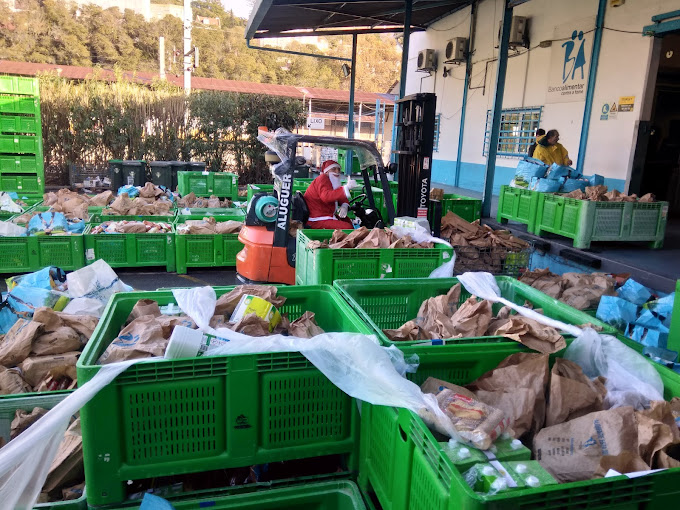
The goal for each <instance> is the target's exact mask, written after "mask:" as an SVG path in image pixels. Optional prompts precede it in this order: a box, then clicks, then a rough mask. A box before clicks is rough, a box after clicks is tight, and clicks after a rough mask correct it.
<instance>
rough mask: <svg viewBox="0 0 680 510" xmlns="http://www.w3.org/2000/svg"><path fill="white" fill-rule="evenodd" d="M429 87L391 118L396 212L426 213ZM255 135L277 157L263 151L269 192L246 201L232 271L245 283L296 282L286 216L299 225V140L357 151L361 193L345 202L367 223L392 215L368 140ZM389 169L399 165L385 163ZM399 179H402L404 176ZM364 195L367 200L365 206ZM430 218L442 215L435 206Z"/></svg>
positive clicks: (302, 212) (302, 213)
mask: <svg viewBox="0 0 680 510" xmlns="http://www.w3.org/2000/svg"><path fill="white" fill-rule="evenodd" d="M435 105H436V98H435V95H434V94H415V95H413V96H408V97H405V98H404V99H401V100H399V101H397V111H398V117H397V123H396V125H397V126H398V127H400V132H399V138H398V144H397V150H396V151H395V152H396V154H398V157H399V167H398V168H399V188H398V190H399V194H398V201H397V212H398V214H399V215H400V216H409V217H414V218H424V219H427V218H428V211H429V208H430V198H429V197H430V172H431V169H430V168H431V161H432V147H433V140H434V107H435ZM258 139H259V140H260V141H262V142H263V143H264V144H265V145H267V146H268V147H269V148H270V149H272V150H273V151H274V152H275V153H276V155H278V159H279V160H280V162H278V163H275V161H276V159H277V158H275V157H274V156H272V155H270V156H268V157H267V159H268V160H269V162H270V163H273V165H272V173H273V174H274V182H275V185H274V188H275V192H274V195H272V194H268V193H258V194H256V195H254V196H253V198H252V200H251V201H250V203H249V204H248V209H247V212H246V218H245V225H244V226H243V228H242V229H241V232H240V233H239V237H238V238H239V241H241V243H242V244H243V249H242V250H241V251H240V252H239V253H238V254H237V255H236V273H237V278H238V280H239V281H241V282H243V283H284V284H288V285H294V284H295V252H296V239H295V238H294V237H292V236H291V235H290V234H289V229H290V222H291V220H294V221H299V222H301V223H302V224H303V225H305V224H306V222H307V219H308V218H309V212H308V210H307V205H306V203H305V200H304V196H303V194H302V193H301V192H299V191H298V192H295V193H294V192H293V181H294V168H295V165H296V152H297V146H298V144H299V143H310V144H315V145H323V146H329V147H334V148H338V149H346V150H351V151H353V152H354V153H355V154H357V156H358V158H359V162H360V167H361V173H362V177H363V179H364V192H363V193H362V195H360V196H358V197H356V198H354V199H353V200H352V201H351V202H350V210H352V211H354V213H355V215H356V216H357V218H359V220H360V222H361V224H362V225H363V226H366V227H367V228H382V227H384V226H388V225H392V224H393V223H394V218H395V210H394V203H393V201H392V191H391V188H390V185H389V181H388V179H387V174H386V169H385V166H384V165H383V161H382V157H381V156H380V153H379V152H378V150H377V148H376V146H375V144H374V143H373V142H368V141H365V140H350V139H346V138H340V137H331V136H311V135H301V134H295V133H291V132H288V131H286V130H281V129H278V130H276V131H275V132H270V131H268V130H266V129H264V128H263V129H261V130H260V135H259V136H258ZM369 168H372V170H373V175H372V177H373V182H374V183H375V185H376V186H379V187H380V188H382V192H383V198H384V204H385V207H386V209H387V218H382V217H381V216H380V212H379V211H378V210H377V208H376V206H375V200H374V197H373V192H372V190H371V175H369ZM388 169H389V170H390V172H391V173H394V172H395V171H396V169H397V166H396V165H394V164H392V165H390V166H389V167H388ZM402 179H403V181H402ZM366 201H368V207H367V208H364V207H363V205H364V204H365V202H366ZM434 209H435V212H434V217H432V218H431V221H432V222H433V223H434V224H435V225H436V226H437V229H436V230H437V231H438V228H439V224H440V221H441V205H440V206H439V209H438V210H439V213H438V215H437V213H436V209H437V208H436V207H435V208H434Z"/></svg>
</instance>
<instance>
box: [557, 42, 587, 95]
mask: <svg viewBox="0 0 680 510" xmlns="http://www.w3.org/2000/svg"><path fill="white" fill-rule="evenodd" d="M577 39H578V41H580V45H579V48H578V50H577V51H576V56H573V53H574V48H576V45H577V44H578V43H577V42H576V40H577ZM585 43H586V38H585V36H584V35H583V30H581V31H576V30H574V31H573V32H572V34H571V39H570V40H568V41H565V42H564V43H563V44H562V47H563V48H564V64H563V67H562V83H566V82H567V80H569V79H571V80H573V79H574V78H575V77H576V79H579V78H578V77H577V72H578V71H581V78H580V79H581V80H584V79H585V73H584V68H585V65H586V51H585V46H584V45H585Z"/></svg>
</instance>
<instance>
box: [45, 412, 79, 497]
mask: <svg viewBox="0 0 680 510" xmlns="http://www.w3.org/2000/svg"><path fill="white" fill-rule="evenodd" d="M79 479H80V480H82V479H83V436H82V434H81V431H80V418H77V419H76V420H75V421H74V422H73V423H72V424H71V426H70V427H69V428H68V429H67V430H66V434H64V439H63V440H62V441H61V444H59V449H58V450H57V455H56V456H55V458H54V460H53V461H52V465H51V466H50V470H49V472H48V474H47V480H45V485H44V486H43V490H44V491H46V492H50V491H52V490H54V489H56V488H57V487H59V486H63V485H68V484H72V483H74V482H77V481H78V480H79Z"/></svg>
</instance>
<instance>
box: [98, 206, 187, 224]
mask: <svg viewBox="0 0 680 510" xmlns="http://www.w3.org/2000/svg"><path fill="white" fill-rule="evenodd" d="M89 209H90V208H89V207H88V210H89ZM123 220H127V221H155V222H162V223H172V222H174V221H175V210H174V209H170V214H158V215H151V214H146V215H142V214H140V215H136V216H132V215H130V214H124V215H120V216H118V215H115V214H103V213H101V214H100V215H99V219H98V220H96V219H94V220H90V223H104V222H106V221H123Z"/></svg>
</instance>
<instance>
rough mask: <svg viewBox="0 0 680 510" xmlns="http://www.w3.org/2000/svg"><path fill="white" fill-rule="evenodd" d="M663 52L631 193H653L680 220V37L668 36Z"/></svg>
mask: <svg viewBox="0 0 680 510" xmlns="http://www.w3.org/2000/svg"><path fill="white" fill-rule="evenodd" d="M660 51H661V54H660V57H659V69H658V74H657V79H656V88H655V90H654V102H653V106H652V116H651V119H650V121H649V123H648V124H647V126H646V130H645V131H646V133H645V134H647V136H648V139H647V141H646V145H647V150H646V155H645V158H644V164H643V167H642V172H641V175H640V177H639V180H637V182H635V180H633V181H631V190H630V191H631V192H636V193H638V195H644V194H645V193H654V195H656V197H657V199H659V200H666V201H668V202H669V208H670V210H669V214H671V215H673V216H680V34H669V35H666V36H665V37H664V38H663V41H662V44H661V50H660ZM640 148H641V147H640V145H638V149H640Z"/></svg>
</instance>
